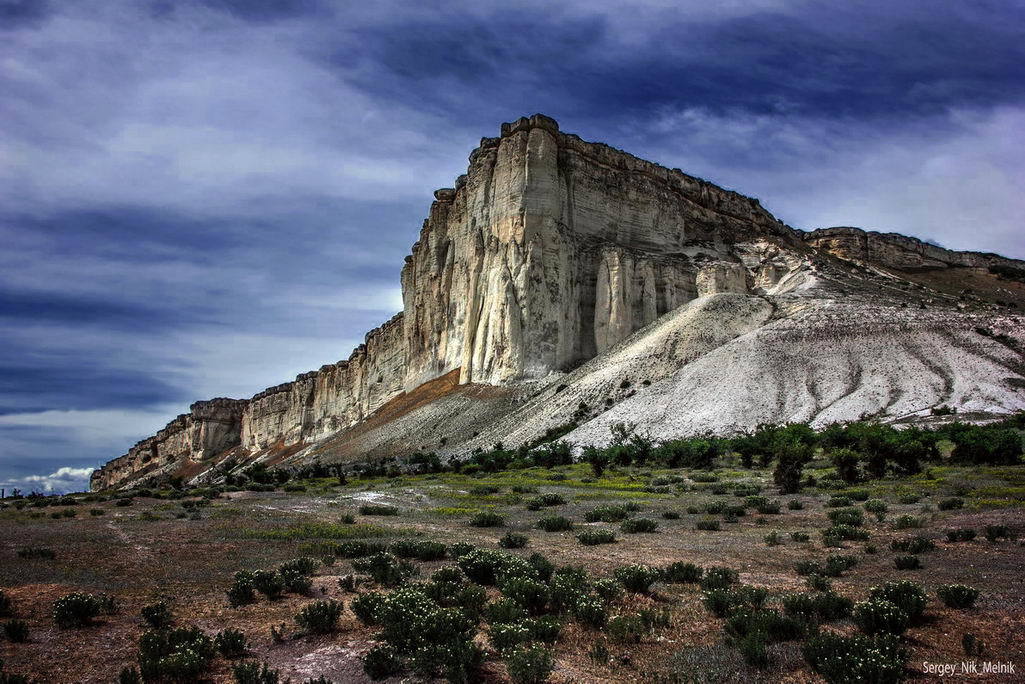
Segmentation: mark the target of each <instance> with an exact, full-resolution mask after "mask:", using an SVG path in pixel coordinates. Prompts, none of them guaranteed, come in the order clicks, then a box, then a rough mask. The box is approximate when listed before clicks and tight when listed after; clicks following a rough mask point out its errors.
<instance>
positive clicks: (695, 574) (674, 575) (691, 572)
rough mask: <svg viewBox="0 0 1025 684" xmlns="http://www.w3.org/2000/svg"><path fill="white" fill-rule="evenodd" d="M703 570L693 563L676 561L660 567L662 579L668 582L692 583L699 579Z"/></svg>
mask: <svg viewBox="0 0 1025 684" xmlns="http://www.w3.org/2000/svg"><path fill="white" fill-rule="evenodd" d="M702 574H704V570H703V569H701V568H700V567H698V566H697V565H694V564H693V563H684V562H682V561H677V562H675V563H670V564H669V565H668V566H666V567H665V568H663V569H662V581H663V582H668V583H670V584H694V583H697V582H700V581H701V575H702Z"/></svg>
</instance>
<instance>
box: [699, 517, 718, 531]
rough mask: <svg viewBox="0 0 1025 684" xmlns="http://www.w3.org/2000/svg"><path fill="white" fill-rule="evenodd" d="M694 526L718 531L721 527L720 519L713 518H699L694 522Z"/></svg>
mask: <svg viewBox="0 0 1025 684" xmlns="http://www.w3.org/2000/svg"><path fill="white" fill-rule="evenodd" d="M694 527H695V528H696V529H699V530H704V531H706V532H718V531H719V529H720V526H719V521H718V520H713V519H705V520H698V521H697V522H696V523H695V524H694Z"/></svg>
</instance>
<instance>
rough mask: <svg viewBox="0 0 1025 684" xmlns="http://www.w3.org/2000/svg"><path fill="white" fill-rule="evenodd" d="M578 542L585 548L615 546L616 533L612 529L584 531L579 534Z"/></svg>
mask: <svg viewBox="0 0 1025 684" xmlns="http://www.w3.org/2000/svg"><path fill="white" fill-rule="evenodd" d="M577 541H578V542H580V543H581V544H583V545H584V546H596V545H598V544H613V543H615V541H616V533H615V532H613V531H612V530H610V529H605V528H595V529H590V530H584V531H583V532H580V533H579V534H577Z"/></svg>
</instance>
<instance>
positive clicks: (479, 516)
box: [470, 511, 505, 527]
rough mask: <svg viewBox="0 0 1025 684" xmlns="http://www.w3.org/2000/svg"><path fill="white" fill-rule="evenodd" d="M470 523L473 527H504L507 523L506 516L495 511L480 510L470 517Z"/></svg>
mask: <svg viewBox="0 0 1025 684" xmlns="http://www.w3.org/2000/svg"><path fill="white" fill-rule="evenodd" d="M470 525H471V526H473V527H502V526H504V525H505V516H504V515H502V514H501V513H496V512H495V511H479V512H477V513H475V514H474V515H473V517H471V518H470Z"/></svg>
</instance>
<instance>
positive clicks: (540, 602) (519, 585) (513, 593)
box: [501, 577, 551, 615]
mask: <svg viewBox="0 0 1025 684" xmlns="http://www.w3.org/2000/svg"><path fill="white" fill-rule="evenodd" d="M501 590H502V593H503V594H504V595H505V596H507V597H508V598H510V599H512V600H513V601H515V602H516V603H518V604H519V605H521V606H523V608H524V609H525V610H526V611H527V612H528V613H531V614H533V615H537V614H538V613H542V612H544V610H545V608H547V607H548V601H549V599H550V598H551V594H550V592H549V589H548V585H547V584H545V583H543V582H539V581H537V580H535V579H531V578H529V577H511V578H509V579H507V580H505V581H503V582H502V585H501Z"/></svg>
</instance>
